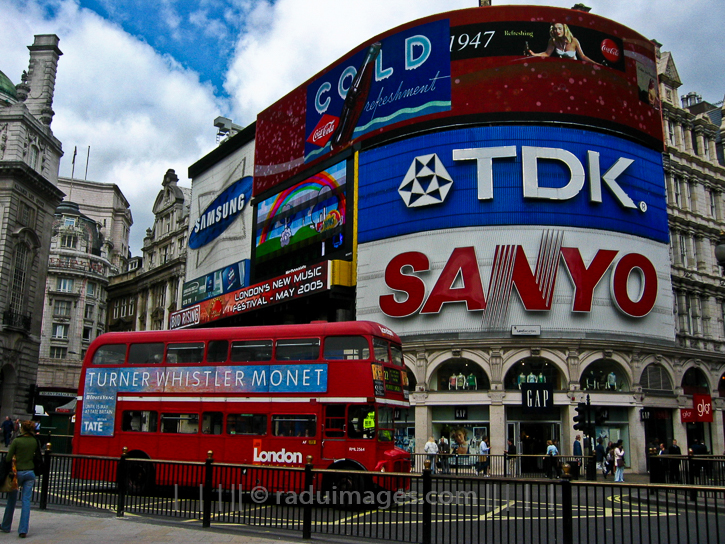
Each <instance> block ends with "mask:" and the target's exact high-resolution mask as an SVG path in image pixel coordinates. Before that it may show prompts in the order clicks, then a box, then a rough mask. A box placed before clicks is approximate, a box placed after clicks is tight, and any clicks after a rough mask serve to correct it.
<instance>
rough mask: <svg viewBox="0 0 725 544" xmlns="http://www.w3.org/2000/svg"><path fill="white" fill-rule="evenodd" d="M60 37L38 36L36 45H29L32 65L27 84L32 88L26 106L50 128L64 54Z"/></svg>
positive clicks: (30, 64)
mask: <svg viewBox="0 0 725 544" xmlns="http://www.w3.org/2000/svg"><path fill="white" fill-rule="evenodd" d="M59 41H60V40H59V38H58V36H56V35H55V34H38V35H36V36H35V43H33V45H29V46H28V49H29V50H30V63H29V64H28V74H27V81H25V80H24V81H23V83H26V84H27V85H28V87H30V92H29V93H28V97H27V98H26V99H25V105H26V106H27V108H28V111H29V112H30V113H31V114H32V115H33V116H35V117H36V118H37V119H39V120H40V122H41V123H43V124H44V125H47V126H50V123H51V121H52V120H53V115H54V113H55V112H54V111H53V93H54V91H55V76H56V73H57V72H58V58H59V57H60V56H61V55H62V54H63V53H62V52H61V50H60V49H58V42H59Z"/></svg>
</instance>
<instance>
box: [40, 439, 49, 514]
mask: <svg viewBox="0 0 725 544" xmlns="http://www.w3.org/2000/svg"><path fill="white" fill-rule="evenodd" d="M43 457H45V459H44V465H43V474H38V476H42V477H43V479H42V480H41V482H40V505H39V508H40V509H41V510H45V509H47V508H48V488H49V487H50V482H49V481H48V480H49V478H50V462H51V457H52V446H51V444H50V442H48V444H47V445H46V446H45V455H44V456H43Z"/></svg>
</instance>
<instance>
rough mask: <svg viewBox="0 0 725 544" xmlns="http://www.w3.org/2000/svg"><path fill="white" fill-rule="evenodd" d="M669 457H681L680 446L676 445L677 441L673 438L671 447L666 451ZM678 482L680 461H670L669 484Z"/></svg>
mask: <svg viewBox="0 0 725 544" xmlns="http://www.w3.org/2000/svg"><path fill="white" fill-rule="evenodd" d="M667 453H669V454H670V455H682V450H681V449H680V446H678V445H677V440H675V439H674V438H673V439H672V445H671V446H670V449H669V450H668V451H667ZM679 482H680V460H679V459H670V483H679Z"/></svg>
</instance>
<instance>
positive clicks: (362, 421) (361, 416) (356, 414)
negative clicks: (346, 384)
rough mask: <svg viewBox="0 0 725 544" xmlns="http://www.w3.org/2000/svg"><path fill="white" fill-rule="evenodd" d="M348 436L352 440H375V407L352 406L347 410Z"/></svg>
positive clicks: (368, 405)
mask: <svg viewBox="0 0 725 544" xmlns="http://www.w3.org/2000/svg"><path fill="white" fill-rule="evenodd" d="M347 435H348V436H349V437H350V438H375V406H373V405H372V404H352V405H350V407H349V408H348V410H347Z"/></svg>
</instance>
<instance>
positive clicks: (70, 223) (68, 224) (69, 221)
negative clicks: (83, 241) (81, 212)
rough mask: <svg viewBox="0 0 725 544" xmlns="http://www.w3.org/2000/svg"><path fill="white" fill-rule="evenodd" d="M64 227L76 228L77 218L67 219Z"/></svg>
mask: <svg viewBox="0 0 725 544" xmlns="http://www.w3.org/2000/svg"><path fill="white" fill-rule="evenodd" d="M64 225H65V226H66V227H75V226H76V218H75V217H66V218H65V221H64Z"/></svg>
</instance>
